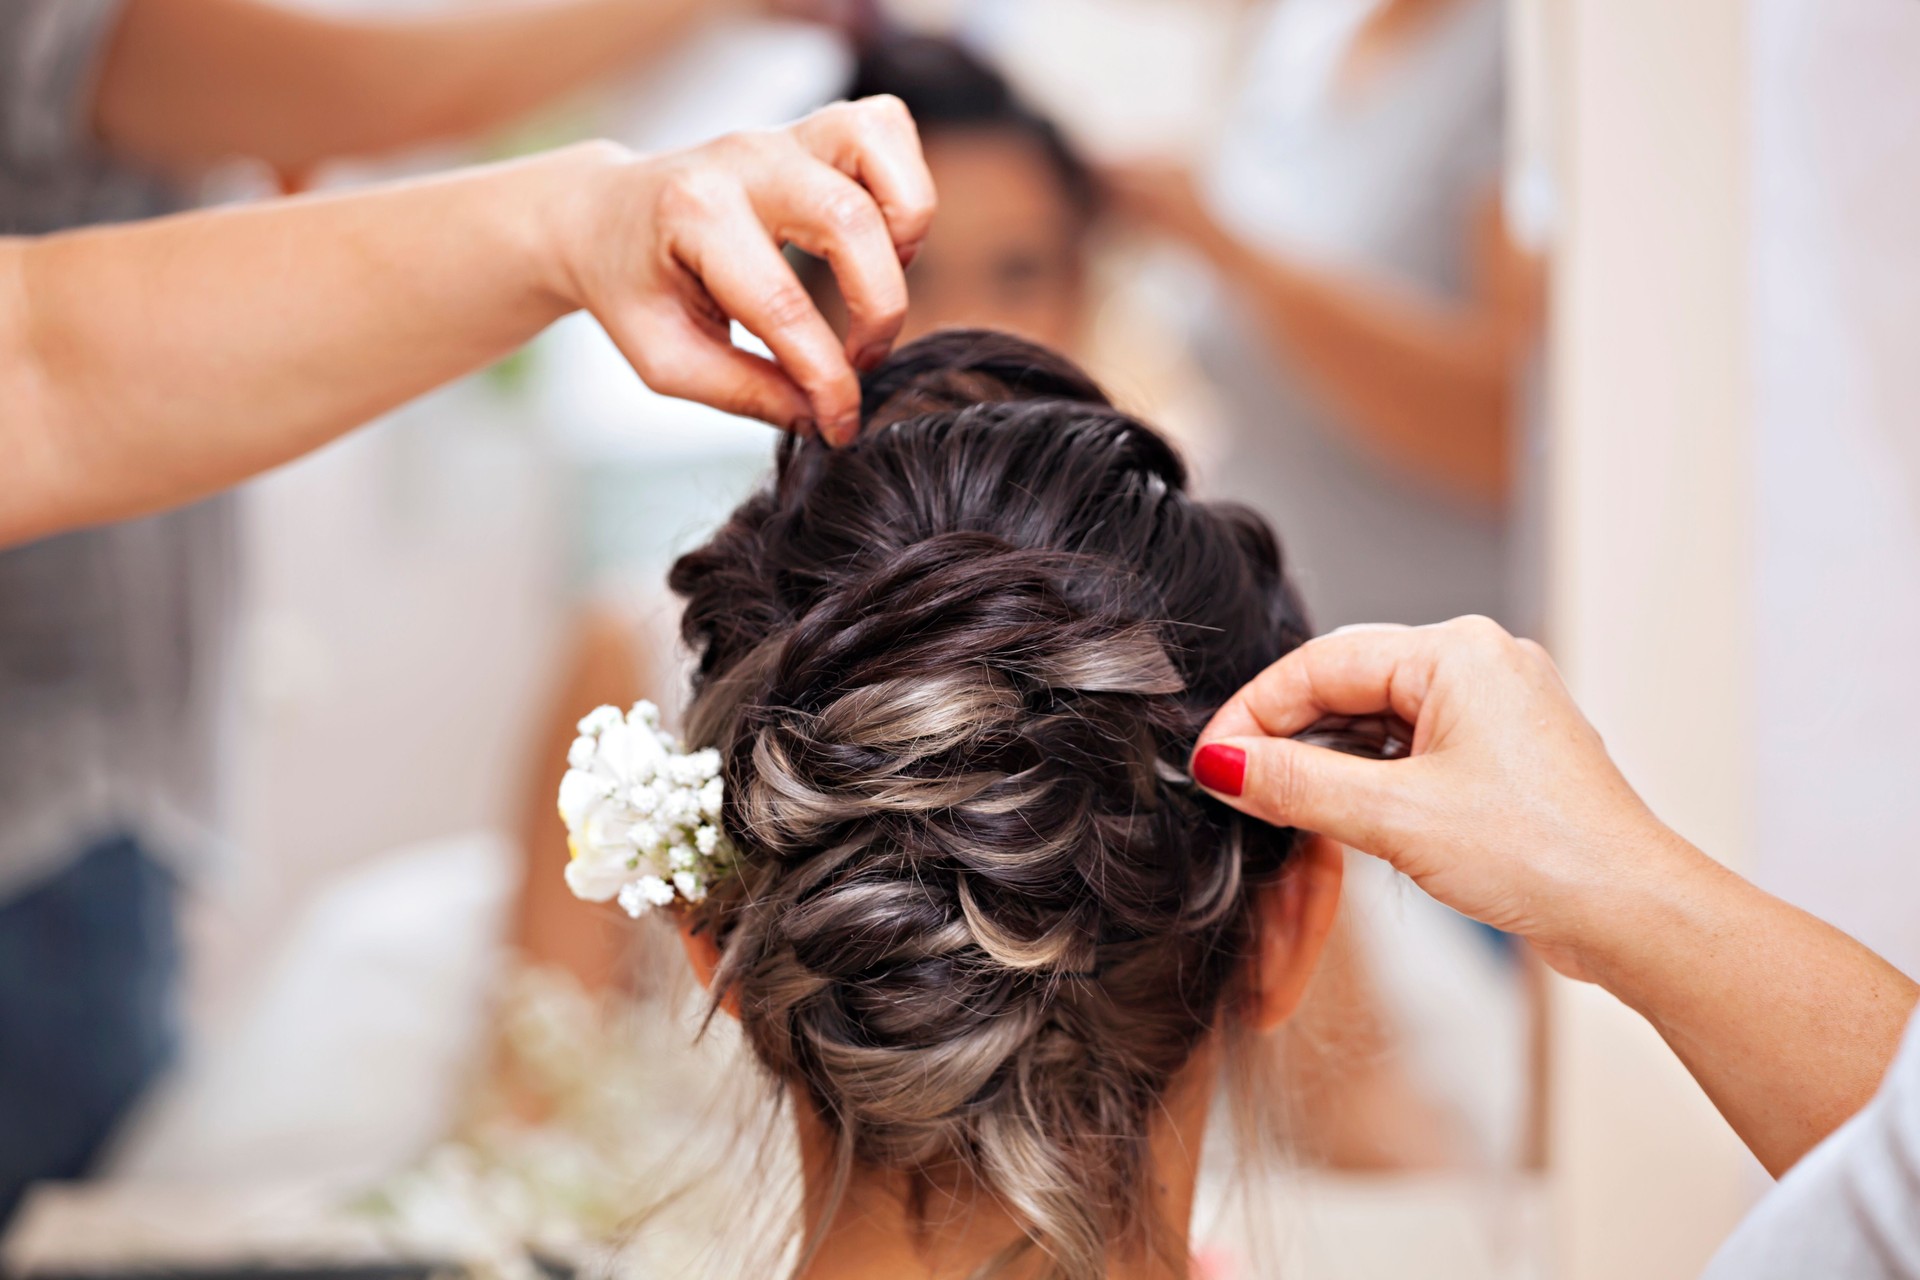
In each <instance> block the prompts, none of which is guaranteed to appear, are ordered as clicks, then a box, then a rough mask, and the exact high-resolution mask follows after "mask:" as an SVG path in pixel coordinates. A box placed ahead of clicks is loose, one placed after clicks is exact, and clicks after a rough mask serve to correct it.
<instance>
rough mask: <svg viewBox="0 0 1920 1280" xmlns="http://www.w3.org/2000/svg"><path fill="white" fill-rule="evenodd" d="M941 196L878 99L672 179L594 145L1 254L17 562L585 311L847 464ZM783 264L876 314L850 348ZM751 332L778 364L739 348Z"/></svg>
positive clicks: (256, 463) (4, 501)
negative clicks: (907, 258)
mask: <svg viewBox="0 0 1920 1280" xmlns="http://www.w3.org/2000/svg"><path fill="white" fill-rule="evenodd" d="M932 190H933V188H932V182H931V180H930V178H928V176H927V174H926V169H925V165H924V162H923V161H922V160H921V157H920V151H919V146H918V142H917V139H916V138H915V136H914V131H913V124H912V121H911V120H909V119H908V118H907V115H906V112H905V110H904V108H902V107H901V106H900V104H899V102H898V101H897V100H894V99H872V100H869V101H867V102H862V103H854V104H844V105H841V106H838V107H830V108H828V109H826V110H825V111H822V112H818V113H816V114H814V115H812V116H809V117H808V118H807V119H805V120H803V121H800V122H799V123H798V124H795V125H792V126H789V127H787V128H785V129H780V130H774V131H770V132H767V133H762V134H752V135H734V136H730V137H727V138H722V139H720V140H718V141H716V142H713V143H709V144H707V145H706V146H704V147H698V148H694V149H692V150H689V151H685V152H678V153H673V154H669V155H662V156H654V157H634V156H632V155H630V154H628V153H626V152H625V151H624V150H622V149H621V148H618V147H613V146H611V145H610V144H589V145H586V146H582V147H573V148H568V149H566V150H564V151H559V152H554V153H550V154H548V155H545V156H539V157H535V158H533V159H531V160H526V161H521V162H517V163H514V164H509V165H499V166H492V167H489V168H484V169H477V170H470V171H466V172H462V173H457V174H454V175H451V176H448V177H445V178H439V179H434V180H431V181H423V182H412V183H405V184H400V185H396V186H392V187H387V188H383V189H376V190H372V191H365V192H356V193H352V194H347V195H337V196H329V197H325V198H313V199H301V200H289V201H275V202H270V203H267V204H262V205H255V206H251V207H244V208H234V209H223V210H217V211H211V212H206V213H194V214H183V215H180V216H178V217H174V218H166V219H161V220H158V221H154V222H149V223H142V224H136V225H132V226H125V227H113V228H102V229H98V230H89V231H81V232H71V233H67V234H63V235H57V236H49V237H46V238H44V239H39V240H11V241H8V240H0V403H4V404H5V405H6V406H7V412H6V415H5V416H4V418H0V476H4V477H6V482H5V485H4V487H0V545H5V544H6V543H9V542H15V541H22V540H25V539H28V538H32V537H36V536H40V535H44V534H47V533H51V532H55V531H57V530H59V529H61V528H65V527H70V526H73V525H77V524H83V523H89V522H95V521H101V520H109V519H114V518H119V517H124V516H130V515H135V514H139V513H141V512H145V511H150V510H154V509H157V508H159V507H163V506H168V505H172V504H175V503H179V502H184V501H187V500H189V499H191V498H194V497H198V496H200V495H203V494H205V493H208V492H211V491H212V490H215V489H218V488H220V487H222V486H224V485H228V484H231V483H233V482H234V481H236V480H239V479H241V478H243V477H245V476H248V475H251V474H254V473H256V472H258V471H261V470H263V469H265V468H268V467H271V466H274V465H276V464H278V463H281V462H284V461H286V460H287V459H289V458H292V457H295V456H297V455H299V454H301V453H303V452H305V451H307V450H309V449H312V448H315V447H317V446H318V445H320V444H322V443H324V442H326V441H327V440H330V439H332V438H333V437H335V436H337V435H339V434H340V433H341V432H344V431H346V430H348V429H350V428H352V427H354V426H356V425H358V424H359V423H361V422H364V421H366V420H367V419H368V418H370V417H373V416H374V415H376V414H378V413H380V412H382V411H383V410H385V409H388V408H391V407H393V406H394V405H397V404H399V403H401V402H402V401H404V400H406V399H408V398H410V397H412V396H414V395H417V394H419V393H420V392H422V391H425V390H427V389H429V388H431V387H433V386H435V385H437V384H439V383H441V382H444V381H446V380H448V379H450V378H453V377H456V376H458V375H460V374H462V373H464V372H466V371H468V370H471V369H474V368H476V367H478V366H480V365H482V364H484V363H486V362H487V361H489V360H492V359H494V358H495V357H497V356H499V355H501V354H502V353H504V352H506V351H508V350H511V349H512V348H513V347H515V346H516V345H518V344H519V343H521V342H524V341H525V340H526V339H528V338H530V337H531V336H533V335H534V334H535V333H538V332H539V331H540V330H541V329H542V328H543V327H545V326H546V325H547V324H549V323H550V322H552V321H553V320H554V319H556V318H558V317H559V316H561V315H564V314H566V313H567V312H569V311H573V310H575V309H579V308H586V309H588V310H590V311H592V312H593V314H594V315H595V316H596V317H597V318H599V320H600V321H601V323H602V324H603V325H605V326H606V328H607V330H608V332H609V333H610V334H611V335H612V337H613V338H614V341H615V342H616V343H617V344H618V345H619V346H620V349H621V351H622V352H623V353H624V354H625V355H626V357H627V358H628V359H629V360H630V361H632V362H633V364H634V367H635V368H636V369H637V370H638V371H639V373H640V375H641V376H642V377H643V378H644V379H645V380H646V381H647V382H648V384H649V385H651V386H653V387H654V388H655V389H656V390H659V391H662V392H664V393H666V394H669V395H681V396H687V397H689V398H693V399H698V400H702V401H705V402H707V403H709V404H713V405H715V406H717V407H720V408H725V409H729V410H732V411H734V412H741V413H747V414H751V415H753V416H756V417H759V418H762V419H765V420H767V421H771V422H775V423H779V424H782V425H786V426H791V427H794V428H796V429H799V430H802V431H807V432H812V431H814V430H819V431H821V432H822V433H824V434H826V435H827V436H828V437H829V438H832V439H844V438H846V437H848V436H850V435H851V434H852V432H853V430H854V429H855V427H856V426H857V420H858V411H859V387H858V384H857V380H856V377H855V373H854V365H855V364H856V363H860V364H865V363H870V362H872V361H874V360H876V359H877V358H878V357H879V356H880V355H882V354H884V352H885V350H886V347H887V345H888V344H889V343H890V342H891V341H892V339H893V337H894V335H895V334H896V333H898V331H899V325H900V321H901V317H902V315H903V313H904V311H905V306H906V285H905V281H904V278H903V277H902V275H901V269H900V259H901V257H902V256H903V255H905V254H909V253H910V252H911V250H912V247H913V246H914V245H915V244H917V243H918V241H919V240H920V238H921V237H923V236H924V235H925V233H926V227H927V223H928V221H929V220H930V218H931V216H932V211H933V194H932ZM783 242H793V243H797V244H800V245H801V246H802V247H803V248H807V249H808V250H809V251H810V252H819V253H822V254H824V255H825V256H827V257H828V258H829V260H830V261H832V262H833V263H834V266H835V271H836V274H837V275H838V276H839V278H840V280H841V283H842V287H843V289H848V288H850V289H851V291H852V293H853V294H854V295H856V296H857V297H859V298H860V300H861V301H860V303H859V305H858V308H857V310H858V311H859V312H860V314H861V319H860V321H859V323H858V324H856V325H855V327H854V329H853V330H852V331H851V332H850V333H849V334H848V337H847V340H846V345H844V346H843V345H842V343H841V341H840V340H839V339H837V338H836V337H835V336H834V335H833V332H832V330H831V329H830V328H829V327H828V326H827V323H826V321H825V319H823V318H822V317H821V316H820V314H819V313H818V312H817V311H815V310H814V308H813V306H812V304H811V302H810V301H809V300H808V298H807V295H806V293H805V291H804V290H803V289H802V288H801V287H800V284H799V282H798V281H797V280H796V279H794V276H793V273H792V271H791V270H789V269H788V268H787V266H786V263H785V261H784V259H783V258H782V257H781V255H780V252H779V245H780V244H781V243H783ZM729 319H735V320H738V321H740V322H741V323H742V324H744V325H745V326H746V327H747V328H748V329H750V330H752V331H753V332H754V333H756V334H758V335H759V336H760V337H761V338H762V339H764V340H765V341H766V342H767V343H768V345H769V346H770V347H771V349H772V350H773V352H774V354H775V356H776V357H777V363H775V362H770V361H767V360H763V359H761V358H759V357H757V356H753V355H750V354H747V353H745V352H743V351H740V350H737V349H736V348H734V347H733V346H732V344H731V342H730V341H729V339H728V322H729ZM850 357H851V358H850Z"/></svg>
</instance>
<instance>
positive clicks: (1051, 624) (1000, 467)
mask: <svg viewBox="0 0 1920 1280" xmlns="http://www.w3.org/2000/svg"><path fill="white" fill-rule="evenodd" d="M865 391H866V396H865V410H866V416H867V425H866V429H865V432H864V434H863V435H862V436H861V438H860V439H859V440H858V441H857V442H855V443H854V444H852V445H850V446H848V447H846V448H843V449H838V450H830V449H827V448H825V447H824V446H821V445H819V444H813V443H799V442H794V441H787V442H784V443H783V444H782V446H781V448H780V452H779V457H778V464H777V468H776V471H775V474H774V476H773V478H772V480H771V482H770V483H769V484H768V485H767V486H766V488H765V489H763V490H762V491H761V492H759V493H758V494H756V495H755V496H753V497H752V498H750V499H749V500H748V501H747V502H746V503H745V504H743V505H742V506H741V507H740V508H739V510H738V511H736V512H735V513H734V515H733V517H732V519H731V520H729V521H728V522H727V524H726V525H725V526H724V527H723V528H722V529H721V530H720V531H719V533H717V534H716V535H715V536H714V538H713V539H712V541H710V542H709V543H708V544H707V545H706V546H704V547H702V548H700V549H699V550H697V551H694V552H692V553H690V554H688V555H686V556H684V557H682V558H681V560H680V561H679V562H678V563H677V564H676V565H675V566H674V568H673V573H672V577H671V583H672V586H673V588H674V590H675V591H677V592H679V593H680V594H681V595H683V596H685V597H686V600H687V607H686V614H685V619H684V632H685V635H686V638H687V640H688V642H689V643H690V644H691V645H692V646H693V648H694V650H695V652H696V653H697V654H698V656H699V669H698V674H697V676H696V680H695V692H696V698H695V702H694V706H693V710H692V714H691V717H690V724H689V729H690V732H691V736H692V737H693V739H694V740H695V741H697V742H700V743H702V744H710V745H713V746H716V747H718V748H719V749H720V751H721V752H722V755H723V757H724V760H725V765H724V777H725V779H726V787H727V799H726V804H725V811H724V813H723V815H722V822H723V824H724V826H725V828H726V831H727V834H728V836H729V837H730V838H731V840H732V841H733V843H734V844H735V845H736V847H737V848H738V849H739V850H740V865H739V869H738V873H737V874H736V875H734V876H732V877H731V878H729V879H728V880H727V881H725V882H723V883H722V885H721V886H720V887H719V888H718V889H717V890H716V892H715V894H714V895H713V897H711V898H710V899H709V900H708V902H707V903H706V904H704V905H703V907H702V909H701V910H702V916H701V924H702V927H705V928H710V929H711V930H712V933H713V936H714V938H715V940H716V942H717V943H718V944H719V947H720V950H721V963H720V968H719V971H718V973H717V974H716V976H715V983H714V995H715V999H716V1000H718V999H722V998H726V997H731V998H733V999H734V1000H736V1001H737V1005H738V1009H739V1013H740V1019H741V1023H742V1026H743V1029H744V1031H745V1033H746V1036H747V1039H748V1041H749V1043H750V1044H751V1045H752V1046H753V1049H754V1051H755V1053H756V1054H757V1056H758V1057H759V1059H760V1061H761V1062H762V1063H764V1064H765V1066H766V1067H767V1068H768V1069H769V1070H770V1071H771V1072H772V1073H773V1075H774V1076H775V1077H776V1078H777V1079H778V1080H779V1081H781V1082H782V1083H785V1084H788V1085H797V1086H799V1087H801V1088H802V1089H804V1091H805V1095H806V1096H807V1097H808V1098H809V1099H811V1101H812V1104H813V1106H814V1107H815V1108H816V1109H817V1111H818V1113H819V1115H820V1117H821V1118H822V1120H823V1121H824V1122H825V1123H826V1124H827V1125H828V1126H829V1128H830V1130H831V1131H832V1132H833V1133H834V1134H835V1136H836V1138H837V1140H838V1143H839V1150H840V1154H841V1158H842V1161H843V1165H842V1168H843V1169H844V1168H846V1167H847V1166H849V1165H851V1164H854V1163H861V1164H865V1165H869V1166H874V1167H879V1168H884V1169H888V1170H895V1171H902V1172H905V1173H907V1174H909V1175H912V1176H914V1177H916V1178H921V1179H924V1178H926V1177H927V1176H928V1175H930V1174H933V1173H935V1172H951V1171H955V1170H958V1171H960V1172H962V1173H963V1174H965V1175H966V1176H967V1177H968V1178H969V1179H970V1180H971V1183H972V1185H974V1186H976V1187H978V1188H980V1189H981V1190H982V1191H983V1192H984V1193H985V1194H989V1195H992V1196H994V1197H996V1198H997V1199H998V1200H999V1201H1001V1202H1002V1203H1003V1204H1004V1205H1005V1206H1007V1207H1008V1208H1009V1209H1010V1210H1011V1212H1012V1213H1013V1214H1014V1216H1015V1217H1016V1218H1017V1219H1018V1221H1019V1222H1020V1223H1021V1224H1022V1225H1023V1227H1024V1228H1025V1231H1026V1233H1027V1239H1028V1243H1029V1244H1031V1245H1033V1246H1037V1247H1039V1248H1040V1249H1042V1250H1043V1251H1044V1252H1045V1253H1046V1254H1047V1255H1048V1257H1049V1258H1050V1259H1051V1264H1050V1265H1051V1270H1052V1273H1053V1274H1056V1275H1058V1276H1062V1277H1069V1278H1071V1280H1092V1277H1096V1276H1099V1275H1103V1274H1105V1268H1106V1265H1107V1258H1108V1255H1109V1251H1110V1249H1111V1248H1114V1247H1116V1242H1118V1245H1117V1247H1119V1248H1122V1249H1141V1248H1148V1247H1154V1246H1155V1243H1156V1240H1157V1239H1158V1238H1159V1237H1158V1235H1157V1233H1158V1231H1159V1228H1160V1226H1162V1225H1164V1224H1156V1223H1154V1222H1153V1214H1152V1213H1151V1211H1150V1206H1149V1180H1150V1170H1149V1153H1148V1130H1149V1120H1150V1117H1151V1116H1152V1115H1153V1114H1154V1112H1155V1111H1156V1109H1157V1107H1158V1105H1159V1103H1160V1100H1161V1099H1162V1097H1163V1096H1164V1094H1165V1093H1166V1091H1167V1089H1168V1087H1169V1084H1170V1083H1171V1082H1172V1080H1173V1078H1174V1076H1175V1074H1176V1073H1177V1072H1179V1071H1180V1069H1181V1068H1182V1067H1183V1066H1184V1065H1185V1064H1186V1063H1187V1061H1188V1059H1189V1058H1190V1056H1191V1055H1192V1053H1193V1051H1194V1050H1195V1048H1196V1047H1197V1046H1198V1045H1199V1044H1200V1042H1201V1041H1202V1039H1203V1038H1204V1037H1205V1036H1207V1035H1208V1034H1209V1032H1210V1031H1212V1030H1213V1029H1214V1028H1215V1027H1216V1026H1217V1025H1218V1024H1219V1021H1220V1018H1221V1014H1222V1011H1223V1009H1225V1008H1227V1007H1228V1006H1229V1005H1230V1003H1231V1000H1232V998H1233V997H1234V995H1235V993H1236V991H1237V986H1236V984H1237V980H1238V979H1239V978H1240V976H1241V975H1242V974H1243V973H1244V971H1245V969H1246V964H1245V961H1246V958H1247V956H1248V955H1249V951H1250V947H1251V945H1252V942H1253V929H1254V923H1253V917H1252V909H1251V902H1250V893H1249V890H1250V887H1251V886H1252V885H1254V884H1256V883H1259V882H1261V881H1263V880H1267V879H1270V878H1272V877H1273V876H1275V875H1276V874H1277V873H1278V871H1279V869H1280V868H1281V866H1282V865H1283V864H1284V862H1285V860H1286V859H1287V857H1288V855H1289V854H1290V852H1291V850H1292V847H1293V833H1292V832H1289V831H1281V830H1276V829H1274V828H1271V827H1267V826H1264V825H1261V824H1259V823H1256V822H1252V821H1250V820H1247V819H1244V818H1242V817H1240V816H1239V815H1238V814H1236V813H1235V812H1234V811H1232V810H1231V809H1229V808H1227V807H1225V806H1222V805H1220V804H1218V803H1216V802H1214V801H1212V800H1210V799H1208V798H1206V797H1205V796H1203V795H1201V794H1200V793H1198V792H1196V791H1195V790H1194V789H1193V787H1192V786H1191V784H1190V782H1189V780H1188V779H1187V777H1186V774H1185V771H1186V761H1187V756H1188V753H1189V752H1190V751H1191V749H1192V746H1193V741H1194V737H1195V735H1196V733H1197V732H1198V730H1199V728H1200V727H1201V725H1202V724H1203V723H1204V722H1205V720H1206V718H1207V716H1208V715H1209V714H1210V713H1211V712H1212V711H1213V710H1214V709H1215V708H1216V707H1217V706H1218V705H1219V704H1220V703H1221V702H1222V701H1223V700H1225V698H1226V697H1227V696H1228V695H1229V694H1230V693H1231V692H1232V691H1233V690H1234V689H1236V688H1237V687H1238V686H1239V685H1241V684H1242V683H1244V682H1245V681H1246V680H1248V679H1250V678H1251V677H1252V676H1253V675H1254V674H1255V673H1257V672H1258V671H1259V670H1260V669H1261V668H1262V667H1264V666H1265V665H1266V664H1268V663H1269V662H1271V661H1273V660H1274V659H1275V658H1277V657H1278V656H1279V655H1280V654H1282V653H1284V652H1286V651H1287V650H1289V649H1291V648H1293V647H1295V646H1296V645H1298V644H1300V643H1301V642H1302V641H1303V640H1304V639H1305V638H1306V635H1307V626H1306V622H1305V620H1304V618H1303V616H1302V612H1301V609H1300V605H1299V603H1298V601H1297V599H1296V597H1295V595H1294V593H1293V592H1292V590H1291V589H1290V588H1289V586H1288V584H1287V582H1286V579H1285V576H1284V574H1283V573H1282V569H1281V559H1280V551H1279V547H1278V545H1277V543H1276V541H1275V539H1274V536H1273V534H1272V532H1271V531H1270V530H1269V529H1268V528H1267V526H1266V525H1265V524H1264V523H1263V522H1262V521H1261V520H1260V519H1259V518H1258V517H1256V516H1254V515H1253V514H1251V513H1250V512H1247V511H1245V510H1242V509H1239V508H1236V507H1228V506H1220V505H1211V504H1207V503H1202V502H1198V501H1195V500H1194V499H1193V498H1192V497H1190V496H1189V495H1188V493H1187V492H1186V483H1187V478H1186V473H1185V470H1184V468H1183V467H1182V465H1181V463H1180V461H1179V459H1178V457H1177V456H1176V455H1175V454H1174V452H1173V450H1172V449H1171V448H1170V447H1169V446H1168V444H1167V443H1166V441H1165V440H1163V439H1162V438H1161V437H1160V436H1159V435H1157V434H1155V433H1154V432H1153V431H1152V430H1151V429H1149V428H1148V427H1146V426H1144V425H1142V424H1141V423H1140V422H1138V421H1136V420H1135V419H1133V418H1131V417H1129V416H1128V415H1126V414H1125V413H1122V412H1120V411H1119V410H1117V409H1115V408H1114V407H1113V406H1112V405H1111V404H1110V403H1109V401H1108V400H1107V398H1106V397H1105V395H1103V394H1102V393H1101V391H1100V390H1099V388H1098V387H1097V386H1095V385H1094V384H1093V383H1092V382H1091V381H1090V380H1089V379H1088V378H1087V377H1086V375H1085V374H1083V373H1081V372H1080V371H1079V370H1078V369H1076V368H1074V367H1073V366H1072V365H1071V364H1070V363H1069V362H1067V361H1066V360H1064V359H1062V358H1061V357H1059V356H1057V355H1054V354H1052V353H1051V352H1048V351H1046V350H1043V349H1040V348H1037V347H1035V346H1033V345H1031V344H1028V343H1025V342H1022V341H1020V340H1017V339H1013V338H1009V337H1005V336H1002V335H998V334H993V333H985V332H975V331H952V332H947V333H941V334H936V335H933V336H931V337H929V338H926V339H924V340H922V341H920V342H917V343H914V344H913V345H911V346H909V347H907V348H905V349H903V350H901V351H900V352H898V353H897V354H896V355H894V356H893V358H892V359H890V360H889V361H888V362H887V363H886V364H885V365H883V366H882V367H881V368H880V369H878V370H877V371H876V372H874V373H873V374H872V375H870V376H869V378H868V379H867V382H866V386H865ZM820 1225H824V1223H822V1224H820Z"/></svg>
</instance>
